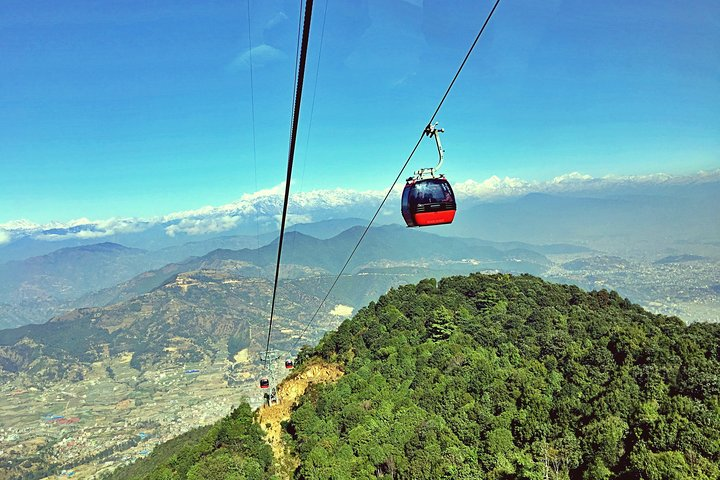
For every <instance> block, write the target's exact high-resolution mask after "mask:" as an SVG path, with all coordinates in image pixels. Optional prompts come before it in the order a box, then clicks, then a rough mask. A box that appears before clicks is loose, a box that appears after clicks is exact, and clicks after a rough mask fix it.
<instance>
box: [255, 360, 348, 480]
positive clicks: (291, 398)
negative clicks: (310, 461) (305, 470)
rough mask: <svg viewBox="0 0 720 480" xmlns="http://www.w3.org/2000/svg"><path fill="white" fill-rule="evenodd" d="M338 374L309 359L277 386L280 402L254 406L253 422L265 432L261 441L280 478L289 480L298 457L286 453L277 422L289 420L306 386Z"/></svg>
mask: <svg viewBox="0 0 720 480" xmlns="http://www.w3.org/2000/svg"><path fill="white" fill-rule="evenodd" d="M342 376H343V371H342V370H340V367H339V366H338V365H335V364H332V363H326V362H323V361H317V360H316V361H312V362H311V363H310V364H308V365H304V366H302V367H301V368H298V372H297V373H293V374H291V375H290V376H289V377H287V378H286V379H285V380H283V381H282V382H281V383H280V385H278V396H279V398H280V403H278V404H275V405H271V406H267V405H262V406H261V407H260V408H259V409H258V416H257V422H258V423H259V424H260V427H261V428H262V429H263V430H264V431H265V440H266V441H267V442H268V443H269V444H270V446H271V447H272V451H273V454H274V455H275V461H276V468H277V471H278V474H279V475H280V477H281V478H283V479H290V478H291V476H292V473H293V472H294V471H295V469H296V468H297V467H298V465H300V460H299V459H298V458H296V457H295V456H293V455H291V454H290V451H289V449H288V447H287V445H285V442H283V438H282V427H281V425H280V422H283V421H285V420H290V414H291V413H292V409H293V407H294V406H295V405H297V403H298V401H299V399H300V397H301V396H302V394H303V393H305V390H307V388H308V387H309V386H310V385H314V384H318V383H327V382H335V381H336V380H337V379H339V378H340V377H342ZM268 425H269V426H268Z"/></svg>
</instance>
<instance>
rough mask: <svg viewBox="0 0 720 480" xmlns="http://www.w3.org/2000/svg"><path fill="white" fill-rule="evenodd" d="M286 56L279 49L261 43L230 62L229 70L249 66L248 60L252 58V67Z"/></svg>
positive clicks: (279, 59)
mask: <svg viewBox="0 0 720 480" xmlns="http://www.w3.org/2000/svg"><path fill="white" fill-rule="evenodd" d="M286 58H287V55H285V54H284V53H283V52H282V51H281V50H278V49H277V48H275V47H271V46H270V45H268V44H266V43H263V44H261V45H257V46H255V47H253V48H249V49H247V50H246V51H245V52H243V53H241V54H240V55H238V56H237V57H235V59H234V60H233V61H232V62H230V65H229V68H230V69H231V70H247V69H249V68H250V60H251V59H252V66H253V68H258V67H265V66H267V65H270V64H273V63H277V62H281V61H283V60H285V59H286Z"/></svg>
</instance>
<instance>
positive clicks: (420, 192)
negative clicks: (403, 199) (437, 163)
mask: <svg viewBox="0 0 720 480" xmlns="http://www.w3.org/2000/svg"><path fill="white" fill-rule="evenodd" d="M454 201H455V199H454V198H453V195H452V191H451V190H450V186H449V185H448V183H447V182H446V181H442V180H428V181H421V182H417V183H416V184H415V188H414V190H413V193H412V195H411V198H410V206H411V207H412V208H415V207H417V206H418V205H424V204H428V203H444V202H447V203H449V202H454Z"/></svg>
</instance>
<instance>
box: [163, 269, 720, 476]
mask: <svg viewBox="0 0 720 480" xmlns="http://www.w3.org/2000/svg"><path fill="white" fill-rule="evenodd" d="M318 356H319V357H322V358H323V359H324V360H325V361H329V362H334V363H337V364H340V365H341V366H342V368H343V369H344V371H345V374H344V376H343V377H342V378H341V379H340V380H339V381H338V382H337V383H335V384H333V385H327V386H324V387H320V388H315V389H312V390H310V391H309V392H308V393H306V394H305V395H304V396H303V397H302V400H301V401H300V404H299V406H298V407H297V408H296V409H295V410H294V412H293V413H292V417H291V419H290V421H289V422H287V423H286V424H285V429H286V432H287V433H288V436H287V438H288V441H289V442H290V448H291V451H293V452H294V454H295V455H297V457H298V460H299V465H300V466H299V467H298V469H297V470H296V472H295V478H303V479H321V478H337V479H362V478H376V477H385V478H406V479H438V478H453V479H457V478H488V479H501V478H524V479H544V478H550V479H559V478H571V479H609V478H620V479H686V478H695V479H717V478H720V468H719V467H718V465H720V325H716V324H693V325H690V326H686V325H685V324H684V323H683V322H682V321H681V320H679V319H677V318H674V317H665V316H660V315H653V314H651V313H649V312H646V311H644V310H643V309H642V308H640V307H639V306H637V305H633V304H631V303H630V302H628V301H627V300H624V299H622V298H620V297H619V296H618V295H617V294H615V293H612V292H611V293H608V292H606V291H600V292H591V293H586V292H583V291H582V290H580V289H578V288H576V287H573V286H565V285H555V284H549V283H546V282H543V281H542V280H540V279H538V278H536V277H532V276H528V275H523V276H519V277H514V276H510V275H492V276H486V275H479V274H474V275H470V276H468V277H452V278H447V279H444V280H441V281H440V282H436V281H435V280H424V281H422V282H420V283H419V284H417V285H408V286H403V287H400V288H399V289H396V290H391V291H390V292H389V293H387V294H386V295H384V296H382V297H381V298H380V299H379V300H378V301H377V302H373V303H371V304H370V305H369V306H367V307H366V308H364V309H362V310H361V311H359V312H358V314H357V315H356V316H355V317H354V318H353V319H351V320H347V321H345V322H344V323H343V324H342V325H341V326H340V327H339V328H338V330H337V331H336V332H333V333H331V334H328V335H326V336H325V338H324V339H323V340H322V341H321V342H320V344H319V345H318V346H317V347H316V348H314V349H305V350H303V351H302V352H301V354H300V355H299V361H300V362H301V363H302V362H303V361H307V359H309V358H310V357H318ZM300 368H301V369H302V366H301V367H300ZM208 471H209V470H208ZM163 478H188V477H186V476H185V475H183V474H181V473H179V472H176V474H175V476H168V477H163ZM207 478H218V479H219V478H230V477H225V476H216V477H207ZM233 478H234V477H233ZM238 478H240V477H238Z"/></svg>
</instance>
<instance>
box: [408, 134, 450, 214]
mask: <svg viewBox="0 0 720 480" xmlns="http://www.w3.org/2000/svg"><path fill="white" fill-rule="evenodd" d="M435 125H437V124H435ZM435 125H432V124H431V125H428V126H427V128H426V129H425V135H427V136H429V137H434V138H435V143H436V145H437V149H438V155H439V157H440V161H439V162H438V164H437V165H436V166H435V168H422V169H420V170H418V171H417V172H415V176H414V177H410V178H408V179H407V183H406V184H405V189H404V190H403V194H402V205H401V207H402V216H403V218H404V219H405V223H406V224H407V226H408V227H425V226H428V225H443V224H446V223H452V221H453V219H455V211H456V210H457V205H456V203H455V194H454V193H453V190H452V187H451V186H450V182H448V181H447V179H446V178H445V176H443V175H437V176H436V175H435V172H436V171H437V169H439V168H440V165H442V163H443V148H442V145H441V144H440V135H439V134H440V133H442V132H444V131H445V130H443V129H442V128H440V129H438V128H436V127H435Z"/></svg>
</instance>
